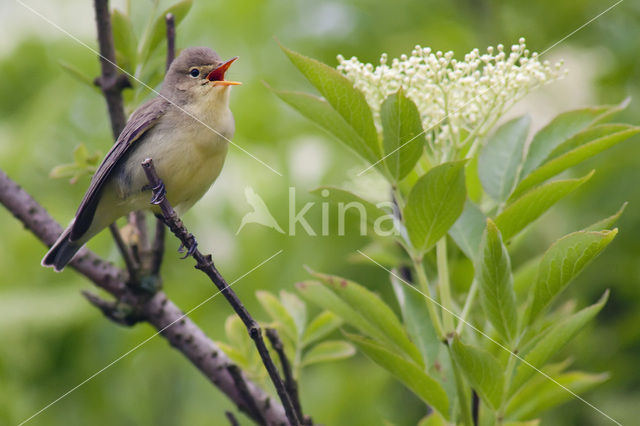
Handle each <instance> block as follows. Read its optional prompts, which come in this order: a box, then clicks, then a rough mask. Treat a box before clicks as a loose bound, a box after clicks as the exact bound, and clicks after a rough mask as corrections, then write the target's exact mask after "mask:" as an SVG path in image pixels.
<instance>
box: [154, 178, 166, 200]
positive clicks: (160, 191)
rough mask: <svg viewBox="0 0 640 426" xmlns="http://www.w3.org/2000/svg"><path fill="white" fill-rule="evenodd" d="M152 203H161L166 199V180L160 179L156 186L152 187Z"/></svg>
mask: <svg viewBox="0 0 640 426" xmlns="http://www.w3.org/2000/svg"><path fill="white" fill-rule="evenodd" d="M151 193H152V197H151V204H156V205H157V204H160V203H162V202H163V201H164V200H165V197H166V195H167V189H166V188H165V187H164V182H162V181H160V182H158V184H157V185H156V186H154V187H153V188H151Z"/></svg>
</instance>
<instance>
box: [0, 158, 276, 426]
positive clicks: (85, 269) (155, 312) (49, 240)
mask: <svg viewBox="0 0 640 426" xmlns="http://www.w3.org/2000/svg"><path fill="white" fill-rule="evenodd" d="M0 203H1V204H3V205H4V206H5V207H6V208H7V210H9V211H10V212H11V213H12V214H13V215H14V216H15V217H16V219H18V220H19V221H20V222H22V223H23V224H24V226H25V228H26V229H28V230H29V231H31V232H32V233H33V234H34V235H35V236H36V237H37V238H38V239H39V240H41V241H42V242H43V243H44V244H45V245H47V246H49V247H50V246H51V245H53V243H54V242H55V241H56V239H57V238H58V236H59V235H60V233H61V232H62V227H61V226H60V225H59V224H58V223H57V222H56V221H55V220H54V219H53V218H52V217H51V216H50V215H49V213H47V211H46V210H45V209H44V208H43V207H42V206H40V204H38V203H37V202H36V201H35V200H34V199H33V198H32V197H31V196H30V195H29V194H28V193H27V192H25V191H24V190H23V189H22V188H20V186H18V185H17V184H16V183H15V182H14V181H12V180H11V179H10V178H9V177H8V176H7V175H6V173H4V172H3V171H2V170H0ZM70 266H71V267H73V268H74V269H75V270H76V271H78V272H79V273H80V274H82V275H84V276H85V277H87V278H88V279H89V280H90V281H91V282H93V283H94V284H95V285H96V286H98V287H100V288H102V289H104V290H106V291H107V292H108V293H110V294H111V295H112V296H113V297H114V298H115V299H116V302H115V303H117V304H118V305H120V309H125V310H126V311H128V312H129V313H130V315H131V317H130V318H133V317H134V316H137V318H138V320H139V321H141V320H144V321H146V322H148V323H149V324H151V325H152V326H153V327H155V329H156V330H158V331H159V332H160V334H161V335H162V336H163V337H164V338H165V339H167V340H168V341H169V343H170V344H171V345H172V346H174V347H175V348H176V349H177V350H178V351H180V352H181V353H182V354H183V355H184V356H185V357H186V358H187V359H188V360H189V361H190V362H191V363H192V364H193V365H194V366H196V368H198V370H200V371H201V372H202V374H203V375H204V376H205V377H207V379H209V380H210V381H211V382H212V383H213V384H214V385H215V386H217V387H218V388H219V389H220V390H221V391H222V392H223V393H224V394H226V395H227V396H228V397H229V398H230V399H231V400H232V401H233V402H234V403H235V404H236V405H237V406H238V409H239V410H242V411H244V412H247V410H249V407H247V405H246V402H245V401H244V399H243V398H242V397H241V395H240V393H239V392H238V389H237V388H236V385H235V382H234V380H233V378H232V377H231V375H230V374H229V373H228V371H227V369H226V367H227V366H228V365H229V364H231V363H232V361H231V360H230V359H229V357H227V356H226V354H225V353H224V352H222V350H220V348H218V346H216V344H215V343H214V342H213V341H212V340H211V339H209V338H208V337H207V336H206V335H205V334H204V332H203V331H202V330H201V329H200V328H198V326H197V325H196V324H195V323H194V322H193V321H191V319H190V318H189V317H187V316H185V315H184V313H183V312H182V311H181V310H180V309H179V308H178V307H177V306H176V305H175V304H174V303H173V302H172V301H171V300H169V299H168V298H167V296H166V295H165V293H164V292H162V291H159V292H157V293H155V294H153V295H150V294H149V293H146V292H139V291H136V290H135V289H133V288H130V287H128V286H127V285H126V283H125V278H126V273H124V272H123V271H122V270H120V269H119V268H117V267H115V266H114V265H112V264H111V263H108V262H106V261H104V260H103V259H101V258H100V257H98V256H97V255H96V254H95V253H93V252H91V251H89V250H87V249H86V248H83V249H81V250H80V251H79V252H78V255H76V256H75V257H74V259H73V261H72V262H71V264H70ZM97 303H101V304H103V305H104V304H105V303H109V302H106V301H101V302H97ZM104 306H107V305H104ZM109 306H113V307H115V304H114V305H109ZM245 382H246V384H247V388H248V389H249V392H250V393H251V395H252V396H253V399H254V400H255V401H258V402H259V405H258V408H259V410H260V413H261V416H262V418H264V419H265V421H266V423H267V424H268V425H282V424H286V423H287V422H288V421H287V417H286V415H285V412H284V409H283V407H282V405H280V404H278V403H277V402H276V401H273V400H272V398H271V397H270V396H269V395H268V394H267V393H265V392H264V391H263V390H262V389H260V388H259V387H258V386H257V385H256V384H255V383H253V382H251V381H249V380H248V379H245ZM254 420H257V419H254Z"/></svg>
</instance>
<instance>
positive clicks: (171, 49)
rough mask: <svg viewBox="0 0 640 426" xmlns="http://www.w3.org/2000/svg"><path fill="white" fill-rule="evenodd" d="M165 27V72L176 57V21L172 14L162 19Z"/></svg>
mask: <svg viewBox="0 0 640 426" xmlns="http://www.w3.org/2000/svg"><path fill="white" fill-rule="evenodd" d="M164 20H165V23H166V26H167V70H169V67H170V66H171V62H173V59H174V58H175V57H176V21H175V18H174V17H173V14H172V13H167V16H165V17H164Z"/></svg>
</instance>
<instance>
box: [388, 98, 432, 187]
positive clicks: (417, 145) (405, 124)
mask: <svg viewBox="0 0 640 426" xmlns="http://www.w3.org/2000/svg"><path fill="white" fill-rule="evenodd" d="M380 116H381V118H382V128H383V136H384V137H383V147H384V153H385V155H388V157H386V159H385V163H386V165H387V169H388V170H389V172H390V173H391V176H393V178H394V179H395V180H396V181H400V180H402V179H403V178H404V177H405V176H407V174H409V172H410V171H411V170H413V168H414V166H415V165H416V163H417V162H418V159H419V158H420V156H421V155H422V151H423V149H424V144H425V140H424V135H423V133H424V131H423V130H422V120H421V119H420V112H419V111H418V107H416V104H414V103H413V101H412V100H411V99H409V98H408V97H406V96H405V94H404V92H403V90H402V88H400V90H398V92H396V93H394V94H393V95H391V96H389V97H387V99H385V101H384V102H383V103H382V107H381V108H380Z"/></svg>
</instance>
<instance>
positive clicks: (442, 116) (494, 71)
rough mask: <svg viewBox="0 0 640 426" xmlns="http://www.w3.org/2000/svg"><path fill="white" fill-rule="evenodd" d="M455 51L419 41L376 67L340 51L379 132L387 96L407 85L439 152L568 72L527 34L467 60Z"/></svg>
mask: <svg viewBox="0 0 640 426" xmlns="http://www.w3.org/2000/svg"><path fill="white" fill-rule="evenodd" d="M453 55H454V54H453V52H451V51H449V52H445V53H443V52H440V51H437V52H433V51H432V50H431V49H430V48H428V47H421V46H416V47H415V49H414V50H413V51H412V52H411V55H410V56H407V55H402V56H400V58H394V59H392V60H391V61H389V59H388V57H387V54H386V53H385V54H382V56H381V58H380V65H378V66H376V67H374V66H373V65H372V64H364V63H362V62H360V61H358V59H357V58H356V57H352V58H351V59H345V58H344V57H343V56H342V55H339V56H338V61H339V65H338V67H337V68H338V70H339V71H340V72H342V73H343V74H344V75H345V76H346V77H347V78H348V79H349V80H351V81H352V82H353V84H354V87H355V88H357V89H358V90H360V91H361V92H363V93H364V95H365V98H366V100H367V102H368V104H369V105H370V107H371V109H372V110H373V115H374V120H375V123H376V127H377V128H378V130H379V131H380V130H381V124H380V107H381V105H382V103H383V101H384V100H385V99H386V98H387V96H389V95H391V94H393V93H396V92H397V91H398V90H399V89H400V88H402V89H403V91H404V93H405V94H406V95H407V96H408V97H409V98H410V99H411V100H412V101H413V102H414V103H415V104H416V106H417V107H418V111H419V112H420V117H421V119H422V126H423V128H424V130H425V132H426V133H425V136H426V138H427V143H428V146H429V148H430V149H431V150H432V152H434V153H437V152H446V151H449V152H450V150H451V149H453V150H455V149H459V148H462V147H464V146H465V145H466V144H467V143H472V142H474V141H475V140H480V139H481V138H482V136H484V135H485V134H486V133H487V132H488V131H489V130H490V129H491V128H492V127H493V125H495V123H496V121H497V120H498V119H499V118H500V117H501V116H502V115H503V114H504V113H505V112H506V110H507V109H508V108H509V107H511V106H512V105H513V104H514V103H515V102H517V101H518V100H520V99H521V98H522V97H523V96H524V95H526V94H527V93H529V92H530V91H531V90H533V89H535V88H537V87H540V86H542V85H544V84H546V83H549V82H552V81H555V80H557V79H558V78H560V77H561V76H563V75H564V74H565V70H564V69H563V68H562V63H556V64H553V65H552V64H550V63H549V62H548V61H544V62H541V61H540V60H539V57H538V56H539V55H538V54H537V53H535V52H534V53H530V52H529V50H528V49H527V48H526V45H525V39H524V38H520V40H519V43H518V44H514V45H513V46H511V49H510V50H508V49H505V47H504V46H503V45H501V44H499V45H498V46H496V47H495V48H494V47H492V46H490V47H488V48H487V50H486V53H480V51H479V50H478V49H473V50H472V51H471V52H469V53H467V54H466V55H465V56H464V60H462V61H461V60H456V59H454V56H453ZM471 151H473V150H471ZM436 157H440V156H437V155H436Z"/></svg>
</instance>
